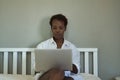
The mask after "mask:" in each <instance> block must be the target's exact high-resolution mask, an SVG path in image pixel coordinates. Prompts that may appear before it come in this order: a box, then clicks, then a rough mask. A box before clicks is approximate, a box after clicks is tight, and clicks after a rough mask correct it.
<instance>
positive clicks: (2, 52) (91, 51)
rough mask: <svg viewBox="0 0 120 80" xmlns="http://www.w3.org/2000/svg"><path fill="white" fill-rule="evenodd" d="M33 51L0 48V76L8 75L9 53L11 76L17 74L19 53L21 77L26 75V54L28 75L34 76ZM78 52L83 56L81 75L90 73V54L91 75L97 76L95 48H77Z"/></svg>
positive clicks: (96, 53)
mask: <svg viewBox="0 0 120 80" xmlns="http://www.w3.org/2000/svg"><path fill="white" fill-rule="evenodd" d="M34 49H35V48H0V57H1V58H2V59H1V60H0V61H3V62H2V64H3V65H0V67H2V68H3V71H2V72H1V73H0V74H8V64H9V61H8V57H9V53H12V56H13V59H12V60H13V62H12V63H13V64H12V65H13V67H12V68H13V69H12V74H18V72H17V68H18V66H17V60H18V59H17V57H18V53H19V52H21V53H22V55H21V56H22V65H21V66H22V71H21V72H22V73H21V74H22V75H26V63H27V62H26V57H27V52H29V53H30V54H31V61H30V62H31V64H30V66H31V70H30V71H31V72H30V74H31V75H33V74H34V69H33V64H34V63H33V56H34ZM78 51H79V52H80V55H83V56H82V57H83V58H81V59H83V60H82V61H83V66H84V70H83V73H90V68H89V65H90V64H89V60H90V59H89V58H90V57H89V56H90V54H92V67H93V68H92V74H93V75H95V76H98V49H97V48H78ZM2 56H3V57H2Z"/></svg>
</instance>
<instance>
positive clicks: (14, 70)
mask: <svg viewBox="0 0 120 80" xmlns="http://www.w3.org/2000/svg"><path fill="white" fill-rule="evenodd" d="M13 74H17V51H14V52H13Z"/></svg>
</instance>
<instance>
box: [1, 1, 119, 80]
mask: <svg viewBox="0 0 120 80" xmlns="http://www.w3.org/2000/svg"><path fill="white" fill-rule="evenodd" d="M57 13H63V14H64V15H65V16H67V17H68V19H69V24H68V30H67V31H66V34H65V37H66V39H68V40H69V41H71V42H73V43H74V44H75V45H76V46H77V47H81V48H84V47H87V48H89V47H90V48H91V47H93V48H94V47H95V48H98V49H99V77H100V78H101V79H102V80H113V78H114V77H115V76H118V75H120V62H119V61H120V60H119V57H120V52H119V50H120V36H119V35H120V0H74V1H73V0H59V1H58V0H51V1H48V0H0V47H1V48H3V47H5V48H9V47H10V48H11V47H36V45H37V44H38V43H39V42H41V41H43V40H46V39H48V38H49V37H50V35H51V33H50V30H49V29H50V26H49V18H50V17H51V15H53V14H57Z"/></svg>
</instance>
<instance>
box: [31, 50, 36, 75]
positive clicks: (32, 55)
mask: <svg viewBox="0 0 120 80" xmlns="http://www.w3.org/2000/svg"><path fill="white" fill-rule="evenodd" d="M34 57H35V55H34V51H32V52H31V75H34V73H35V72H34V67H35V66H34V61H35V59H34Z"/></svg>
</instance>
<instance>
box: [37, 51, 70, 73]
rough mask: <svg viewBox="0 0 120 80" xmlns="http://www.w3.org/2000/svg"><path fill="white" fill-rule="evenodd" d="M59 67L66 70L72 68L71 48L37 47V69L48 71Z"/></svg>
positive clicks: (38, 70)
mask: <svg viewBox="0 0 120 80" xmlns="http://www.w3.org/2000/svg"><path fill="white" fill-rule="evenodd" d="M53 67H59V68H61V69H63V70H65V71H67V70H72V50H71V49H35V71H36V72H40V71H43V72H45V71H47V70H49V69H51V68H53Z"/></svg>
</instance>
